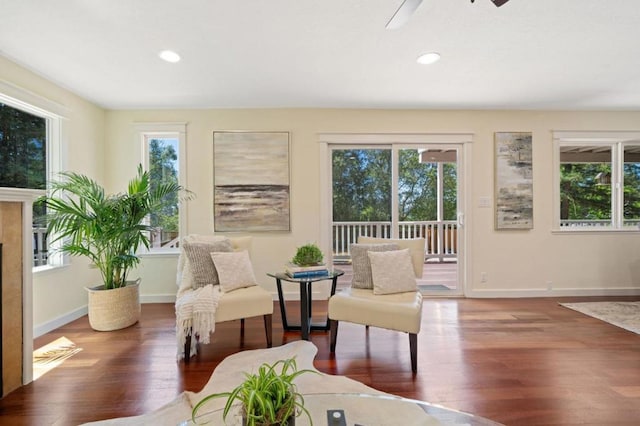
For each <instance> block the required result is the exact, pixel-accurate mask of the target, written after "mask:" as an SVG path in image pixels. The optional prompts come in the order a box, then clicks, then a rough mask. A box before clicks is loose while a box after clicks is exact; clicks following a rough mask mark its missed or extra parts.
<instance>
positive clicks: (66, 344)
mask: <svg viewBox="0 0 640 426" xmlns="http://www.w3.org/2000/svg"><path fill="white" fill-rule="evenodd" d="M81 350H82V348H79V347H77V346H76V344H75V343H73V342H72V341H71V340H69V339H67V338H66V337H60V338H59V339H56V340H54V341H53V342H51V343H49V344H48V345H45V346H43V347H41V348H39V349H36V350H35V351H33V380H37V379H38V378H40V377H42V375H44V374H45V373H47V372H49V371H51V370H53V369H54V368H56V367H57V366H59V365H60V364H62V363H63V362H64V361H65V360H67V359H69V358H71V357H72V356H73V355H75V354H77V353H78V352H80V351H81Z"/></svg>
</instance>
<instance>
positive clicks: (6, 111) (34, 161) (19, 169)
mask: <svg viewBox="0 0 640 426" xmlns="http://www.w3.org/2000/svg"><path fill="white" fill-rule="evenodd" d="M46 150H47V122H46V120H45V119H44V118H42V117H38V116H35V115H33V114H29V113H27V112H24V111H21V110H19V109H16V108H13V107H11V106H9V105H5V104H2V103H0V186H5V187H10V188H32V189H44V188H45V186H46V179H47V156H46V154H47V153H46Z"/></svg>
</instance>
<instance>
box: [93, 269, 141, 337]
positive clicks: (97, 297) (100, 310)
mask: <svg viewBox="0 0 640 426" xmlns="http://www.w3.org/2000/svg"><path fill="white" fill-rule="evenodd" d="M86 289H87V292H88V294H89V304H88V310H89V324H90V325H91V328H93V329H94V330H96V331H113V330H120V329H121V328H126V327H129V326H131V325H133V324H135V323H137V322H138V320H139V319H140V278H138V279H137V280H136V281H127V285H126V286H124V287H120V288H114V289H110V290H104V286H103V285H99V286H96V287H87V288H86Z"/></svg>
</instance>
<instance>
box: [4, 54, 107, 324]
mask: <svg viewBox="0 0 640 426" xmlns="http://www.w3.org/2000/svg"><path fill="white" fill-rule="evenodd" d="M0 82H2V83H3V84H4V85H5V86H10V87H16V88H18V90H20V91H22V92H25V93H29V95H30V96H35V97H39V98H44V99H46V100H47V102H52V103H55V104H58V105H59V106H60V107H61V109H63V110H65V111H66V112H65V115H66V120H65V124H64V128H65V132H64V136H63V139H64V140H63V145H64V146H63V152H64V155H65V156H66V161H65V163H66V164H65V167H66V169H67V170H73V171H77V172H81V173H86V174H88V175H90V176H92V177H94V178H96V179H98V180H102V179H103V175H104V164H105V163H104V135H105V126H104V124H105V111H104V110H103V109H101V108H99V107H97V106H96V105H94V104H92V103H90V102H88V101H86V100H84V99H82V98H80V97H78V96H75V95H74V94H72V93H70V92H68V91H66V90H64V89H62V88H60V87H59V86H56V85H55V84H53V83H51V82H49V81H47V80H45V79H43V78H41V77H39V76H37V75H35V74H33V73H31V72H30V71H28V70H26V69H24V68H22V67H20V66H19V65H17V64H15V63H13V62H11V61H9V60H7V59H6V58H3V57H1V56H0ZM97 281H99V277H98V275H97V273H96V271H95V270H90V269H89V268H88V267H87V261H86V260H84V259H78V258H73V259H72V260H71V264H70V265H68V266H66V267H63V268H58V269H55V270H50V271H45V272H39V273H36V274H35V275H34V277H33V308H34V309H33V312H34V318H33V324H34V327H35V329H36V330H39V329H40V328H42V327H49V324H57V321H58V322H62V323H64V322H66V321H68V319H67V318H69V317H73V316H77V315H79V314H81V313H82V312H86V305H87V296H86V293H85V291H84V287H85V286H86V285H89V284H90V283H92V282H97ZM49 328H50V327H49ZM37 334H38V332H37V331H36V335H37Z"/></svg>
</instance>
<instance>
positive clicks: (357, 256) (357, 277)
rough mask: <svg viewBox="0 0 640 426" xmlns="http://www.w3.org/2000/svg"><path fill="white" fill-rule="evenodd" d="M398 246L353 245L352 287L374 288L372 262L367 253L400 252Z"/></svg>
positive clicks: (351, 249)
mask: <svg viewBox="0 0 640 426" xmlns="http://www.w3.org/2000/svg"><path fill="white" fill-rule="evenodd" d="M398 248H399V247H398V245H397V244H351V246H350V247H349V250H350V251H351V265H352V266H353V280H352V281H351V287H353V288H366V289H372V288H373V279H372V277H371V262H370V261H369V256H368V255H367V253H368V252H369V251H376V252H381V251H390V250H398Z"/></svg>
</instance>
